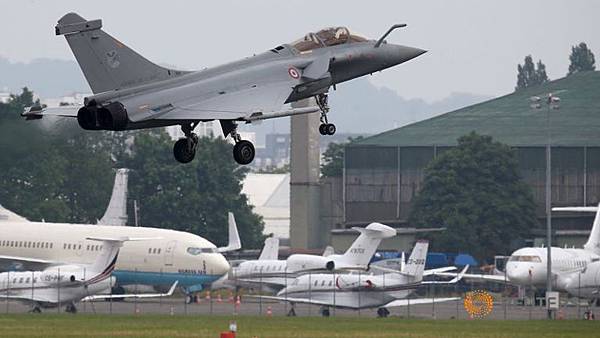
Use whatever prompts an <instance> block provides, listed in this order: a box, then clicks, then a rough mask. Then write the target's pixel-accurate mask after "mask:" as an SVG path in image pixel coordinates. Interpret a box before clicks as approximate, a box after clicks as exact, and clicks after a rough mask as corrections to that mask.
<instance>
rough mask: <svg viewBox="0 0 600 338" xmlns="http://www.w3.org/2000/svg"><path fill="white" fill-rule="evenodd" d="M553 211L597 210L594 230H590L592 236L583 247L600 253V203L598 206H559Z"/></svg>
mask: <svg viewBox="0 0 600 338" xmlns="http://www.w3.org/2000/svg"><path fill="white" fill-rule="evenodd" d="M552 211H574V212H595V213H596V217H595V218H594V223H593V225H592V231H590V237H589V238H588V240H587V242H586V243H585V244H584V245H583V248H584V249H585V250H588V251H592V252H595V253H597V254H600V204H598V206H596V207H557V208H552Z"/></svg>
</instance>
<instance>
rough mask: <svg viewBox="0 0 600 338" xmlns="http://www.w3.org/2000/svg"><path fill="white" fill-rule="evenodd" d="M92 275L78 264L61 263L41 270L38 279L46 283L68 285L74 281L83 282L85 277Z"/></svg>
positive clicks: (92, 274)
mask: <svg viewBox="0 0 600 338" xmlns="http://www.w3.org/2000/svg"><path fill="white" fill-rule="evenodd" d="M93 276H94V273H93V272H91V271H90V272H89V273H87V276H86V271H84V269H82V268H81V267H79V266H73V265H61V266H59V267H56V266H54V267H51V268H48V269H46V270H44V271H43V272H42V274H41V275H40V280H41V281H42V282H45V283H48V284H56V285H68V284H72V283H75V282H83V281H85V278H86V277H87V278H91V277H93Z"/></svg>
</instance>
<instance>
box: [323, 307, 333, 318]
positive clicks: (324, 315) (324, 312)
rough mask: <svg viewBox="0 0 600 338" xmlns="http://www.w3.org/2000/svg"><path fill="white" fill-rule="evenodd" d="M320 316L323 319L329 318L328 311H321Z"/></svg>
mask: <svg viewBox="0 0 600 338" xmlns="http://www.w3.org/2000/svg"><path fill="white" fill-rule="evenodd" d="M321 315H322V316H323V317H329V316H330V315H331V314H330V313H329V309H323V311H321Z"/></svg>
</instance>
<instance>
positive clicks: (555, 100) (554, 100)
mask: <svg viewBox="0 0 600 338" xmlns="http://www.w3.org/2000/svg"><path fill="white" fill-rule="evenodd" d="M530 100H531V108H534V109H541V108H542V104H541V101H542V99H541V98H540V97H539V96H533V97H531V98H530ZM559 104H560V98H559V97H558V96H554V95H552V93H549V94H548V98H547V99H546V107H547V110H546V252H547V256H546V260H547V265H546V295H547V294H548V292H550V291H552V250H551V248H552V200H551V199H552V185H551V183H552V181H551V179H552V172H551V169H552V157H551V156H552V152H551V144H552V134H551V133H550V126H551V124H550V110H551V109H558V108H559ZM546 308H547V310H548V319H552V310H551V309H550V306H549V302H548V297H546Z"/></svg>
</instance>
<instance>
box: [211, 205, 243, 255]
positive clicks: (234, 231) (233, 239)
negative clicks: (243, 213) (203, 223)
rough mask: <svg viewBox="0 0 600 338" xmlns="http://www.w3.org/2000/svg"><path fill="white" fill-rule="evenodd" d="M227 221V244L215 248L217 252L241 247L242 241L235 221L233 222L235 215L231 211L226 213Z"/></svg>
mask: <svg viewBox="0 0 600 338" xmlns="http://www.w3.org/2000/svg"><path fill="white" fill-rule="evenodd" d="M227 223H228V224H227V225H228V236H229V240H228V243H227V246H223V247H220V248H218V249H217V250H218V251H219V252H229V251H235V250H239V249H241V248H242V241H241V240H240V234H239V233H238V228H237V223H236V222H235V216H234V215H233V213H232V212H228V213H227Z"/></svg>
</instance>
